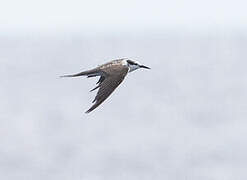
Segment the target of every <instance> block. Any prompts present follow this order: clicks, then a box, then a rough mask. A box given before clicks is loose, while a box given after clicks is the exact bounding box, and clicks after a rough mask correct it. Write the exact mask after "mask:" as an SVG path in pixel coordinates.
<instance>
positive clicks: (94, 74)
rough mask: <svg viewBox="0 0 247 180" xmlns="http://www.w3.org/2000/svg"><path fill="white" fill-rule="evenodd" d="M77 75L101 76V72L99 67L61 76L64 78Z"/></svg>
mask: <svg viewBox="0 0 247 180" xmlns="http://www.w3.org/2000/svg"><path fill="white" fill-rule="evenodd" d="M77 76H88V77H95V76H100V74H99V72H98V71H97V69H92V70H89V71H82V72H80V73H77V74H70V75H63V76H60V77H61V78H63V77H77Z"/></svg>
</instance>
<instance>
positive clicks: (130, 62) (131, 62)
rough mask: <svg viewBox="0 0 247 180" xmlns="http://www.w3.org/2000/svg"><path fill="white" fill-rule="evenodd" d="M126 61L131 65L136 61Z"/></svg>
mask: <svg viewBox="0 0 247 180" xmlns="http://www.w3.org/2000/svg"><path fill="white" fill-rule="evenodd" d="M127 62H128V63H129V64H131V65H137V63H135V62H133V61H131V60H127Z"/></svg>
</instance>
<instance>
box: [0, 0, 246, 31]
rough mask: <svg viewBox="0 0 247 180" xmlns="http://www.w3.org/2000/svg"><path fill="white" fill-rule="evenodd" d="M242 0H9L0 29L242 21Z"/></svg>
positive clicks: (226, 25) (238, 25)
mask: <svg viewBox="0 0 247 180" xmlns="http://www.w3.org/2000/svg"><path fill="white" fill-rule="evenodd" d="M246 7H247V3H246V1H243V0H235V1H233V0H207V1H198V0H186V1H183V0H173V1H167V0H165V1H163V0H162V1H161V0H156V1H143V0H142V1H141V0H125V1H114V0H104V1H100V0H90V1H89V0H86V1H85V0H84V1H79V0H70V1H68V0H53V1H50V0H43V1H33V0H22V1H18V0H10V1H2V2H1V6H0V26H1V28H0V29H1V31H2V32H3V31H5V32H11V31H14V32H15V31H18V32H22V31H24V32H30V31H38V32H40V31H48V32H50V31H57V30H58V29H59V30H65V31H67V30H69V31H71V30H72V31H77V30H78V31H85V32H86V31H92V30H94V31H95V32H101V31H102V32H104V31H115V30H118V31H121V30H122V31H133V30H143V29H144V28H145V30H147V29H151V30H152V29H181V28H182V29H189V30H199V31H200V30H203V31H207V30H210V29H220V30H224V29H237V30H239V29H240V30H242V29H244V28H246V27H247V23H246V19H247V11H246Z"/></svg>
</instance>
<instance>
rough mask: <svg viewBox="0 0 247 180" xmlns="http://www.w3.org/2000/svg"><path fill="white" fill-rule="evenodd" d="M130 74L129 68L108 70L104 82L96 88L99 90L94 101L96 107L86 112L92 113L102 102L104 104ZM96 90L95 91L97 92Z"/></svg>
mask: <svg viewBox="0 0 247 180" xmlns="http://www.w3.org/2000/svg"><path fill="white" fill-rule="evenodd" d="M127 73H128V67H123V66H122V68H119V66H118V67H117V66H116V67H111V69H109V70H108V71H107V70H106V71H105V73H104V78H102V79H103V81H102V82H100V84H99V85H98V86H97V87H96V88H99V91H98V92H97V95H96V97H95V99H94V100H93V103H94V102H95V103H94V105H93V106H92V107H91V108H90V109H89V110H87V111H86V113H90V112H91V111H93V110H94V109H95V108H97V107H98V106H99V105H100V104H101V103H102V102H104V101H105V100H106V99H107V98H108V97H109V96H110V95H111V93H112V92H113V91H114V90H115V89H116V88H117V87H118V86H119V84H121V82H122V81H123V80H124V77H125V76H126V74H127ZM96 88H94V89H93V90H95V89H96Z"/></svg>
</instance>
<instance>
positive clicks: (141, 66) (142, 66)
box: [140, 65, 151, 69]
mask: <svg viewBox="0 0 247 180" xmlns="http://www.w3.org/2000/svg"><path fill="white" fill-rule="evenodd" d="M140 68H145V69H151V68H150V67H147V66H144V65H140Z"/></svg>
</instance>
